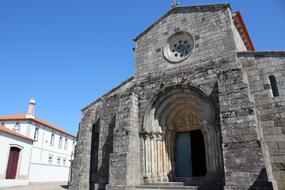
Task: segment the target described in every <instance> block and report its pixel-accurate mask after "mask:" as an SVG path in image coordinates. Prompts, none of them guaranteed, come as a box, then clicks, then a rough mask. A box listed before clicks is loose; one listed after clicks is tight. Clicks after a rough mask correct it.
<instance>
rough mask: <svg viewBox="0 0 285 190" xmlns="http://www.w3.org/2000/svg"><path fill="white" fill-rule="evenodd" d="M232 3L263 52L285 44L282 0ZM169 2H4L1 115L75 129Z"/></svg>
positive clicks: (0, 14) (128, 72) (122, 75)
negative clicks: (31, 110)
mask: <svg viewBox="0 0 285 190" xmlns="http://www.w3.org/2000/svg"><path fill="white" fill-rule="evenodd" d="M225 2H227V3H231V5H232V9H233V11H237V10H239V11H241V14H242V16H243V18H244V21H245V23H246V25H247V28H248V31H249V33H250V35H251V38H252V41H253V43H254V44H255V47H256V49H257V50H284V49H285V37H284V34H285V1H284V0H235V1H234V0H232V1H219V0H212V1H210V0H200V1H198V0H181V1H180V4H181V5H183V6H184V5H197V4H213V3H225ZM170 5H171V0H143V1H138V0H137V1H135V0H121V1H119V0H109V1H107V0H105V1H100V0H93V1H89V0H82V1H78V0H40V1H39V0H1V1H0V24H1V25H0V65H1V80H0V82H1V83H0V84H1V95H0V115H8V114H15V113H24V112H26V111H27V104H28V101H29V99H30V98H31V97H34V98H35V100H36V101H37V107H36V116H38V117H40V118H42V119H45V120H47V121H49V122H51V123H53V124H55V125H57V126H58V127H61V128H63V129H65V130H67V131H69V132H71V133H73V134H76V132H77V130H78V123H79V121H80V118H81V112H80V109H81V108H83V107H84V106H86V105H88V104H89V103H90V102H92V101H93V100H95V99H96V98H98V97H100V96H101V95H103V94H104V93H106V92H107V91H109V90H110V89H112V88H113V87H115V86H116V85H118V84H119V83H120V82H122V81H123V80H125V79H127V78H128V77H130V76H132V75H133V74H134V55H133V52H132V48H133V47H134V42H133V41H132V39H133V38H134V37H135V36H136V35H138V34H139V33H140V32H142V31H143V30H144V29H145V28H146V27H148V26H149V25H151V24H152V23H153V22H154V21H155V20H156V19H157V18H159V17H160V16H161V15H163V14H164V13H165V12H166V11H168V10H169V9H170Z"/></svg>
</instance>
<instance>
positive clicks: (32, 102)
mask: <svg viewBox="0 0 285 190" xmlns="http://www.w3.org/2000/svg"><path fill="white" fill-rule="evenodd" d="M35 107H36V101H35V100H34V99H33V98H32V99H31V100H30V101H29V107H28V115H32V116H35Z"/></svg>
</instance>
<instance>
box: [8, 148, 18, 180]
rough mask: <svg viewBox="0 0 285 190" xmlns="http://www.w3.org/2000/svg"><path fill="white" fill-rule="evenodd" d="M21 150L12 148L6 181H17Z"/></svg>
mask: <svg viewBox="0 0 285 190" xmlns="http://www.w3.org/2000/svg"><path fill="white" fill-rule="evenodd" d="M20 151H21V150H20V149H19V148H16V147H11V148H10V154H9V160H8V166H7V172H6V179H15V178H16V175H17V168H18V162H19V155H20Z"/></svg>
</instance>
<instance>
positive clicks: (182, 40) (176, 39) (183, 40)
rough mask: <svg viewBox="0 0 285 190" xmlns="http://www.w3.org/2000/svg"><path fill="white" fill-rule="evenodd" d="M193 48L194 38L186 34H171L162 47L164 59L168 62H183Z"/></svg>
mask: <svg viewBox="0 0 285 190" xmlns="http://www.w3.org/2000/svg"><path fill="white" fill-rule="evenodd" d="M193 48H194V38H193V36H192V35H191V34H189V33H187V32H178V33H175V34H173V35H172V36H170V37H169V39H168V40H167V43H166V45H165V46H164V49H163V53H164V57H165V58H166V59H167V60H168V61H170V62H174V63H176V62H181V61H183V60H185V59H186V58H187V57H188V56H189V55H190V53H191V51H192V50H193Z"/></svg>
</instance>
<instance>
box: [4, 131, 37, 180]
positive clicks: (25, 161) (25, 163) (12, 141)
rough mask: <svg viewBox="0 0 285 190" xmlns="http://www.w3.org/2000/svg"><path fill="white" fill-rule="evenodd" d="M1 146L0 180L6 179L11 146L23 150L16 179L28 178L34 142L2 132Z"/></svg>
mask: <svg viewBox="0 0 285 190" xmlns="http://www.w3.org/2000/svg"><path fill="white" fill-rule="evenodd" d="M0 146H1V154H0V161H1V162H0V179H1V178H2V179H5V177H6V169H7V165H8V159H9V154H10V147H11V146H15V147H18V148H20V149H21V151H20V156H19V162H18V170H17V176H16V179H19V178H24V177H28V174H29V162H30V155H31V148H32V142H30V141H26V140H24V139H20V138H17V137H15V136H11V135H9V134H6V133H2V132H0Z"/></svg>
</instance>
